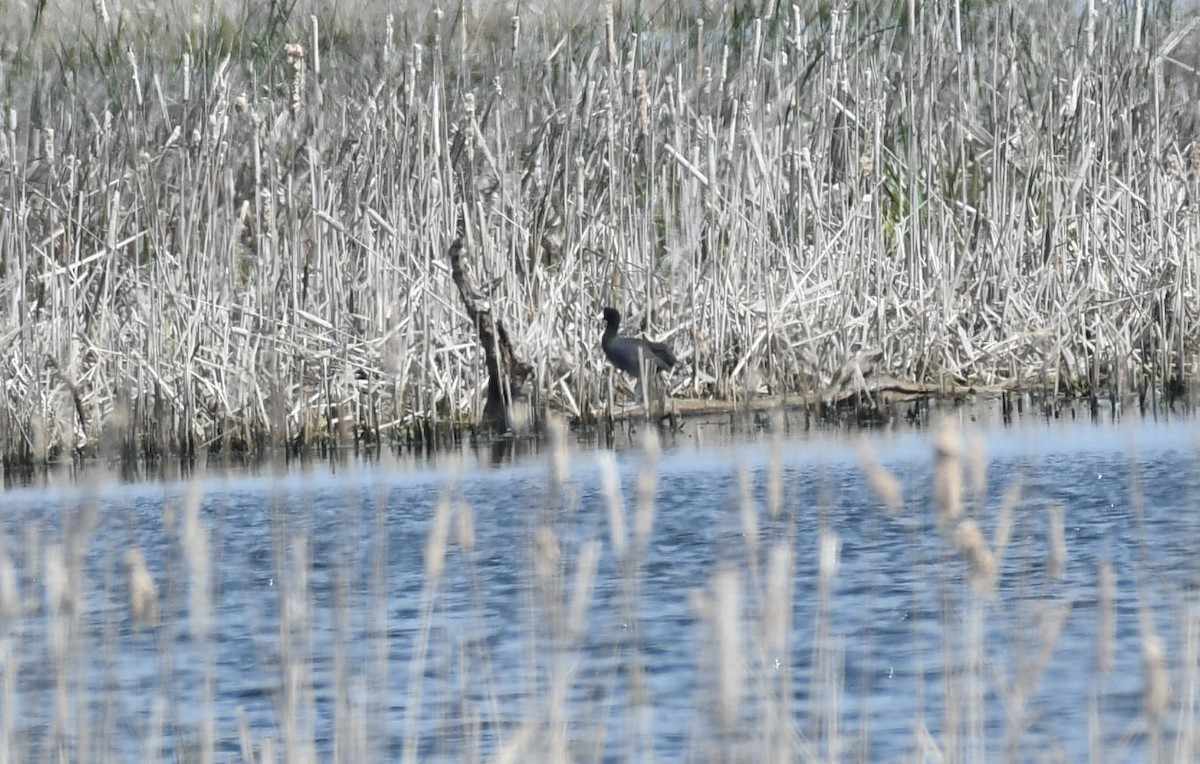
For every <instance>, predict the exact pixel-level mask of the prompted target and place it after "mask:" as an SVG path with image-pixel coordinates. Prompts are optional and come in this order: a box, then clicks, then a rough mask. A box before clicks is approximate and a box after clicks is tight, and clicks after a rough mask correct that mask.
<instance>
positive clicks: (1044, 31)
mask: <svg viewBox="0 0 1200 764" xmlns="http://www.w3.org/2000/svg"><path fill="white" fill-rule="evenodd" d="M501 6H503V4H481V3H466V4H464V5H463V6H462V7H461V8H459V9H457V10H455V11H454V12H445V13H443V12H442V11H440V10H438V11H432V12H425V11H424V10H422V9H418V8H416V7H413V8H403V9H399V10H393V9H392V7H391V6H388V5H386V4H379V3H374V2H366V1H365V0H363V1H361V2H356V3H350V4H347V3H337V4H332V5H331V4H328V3H324V2H316V1H312V2H299V3H294V4H283V5H280V4H269V5H266V6H261V8H260V7H259V6H257V5H254V4H249V5H247V4H240V3H229V2H218V3H210V4H209V5H207V6H206V8H205V10H203V11H196V10H195V9H194V8H193V7H192V6H190V5H189V6H186V7H184V6H180V5H179V4H177V3H171V2H168V3H156V4H141V3H122V4H120V5H119V7H118V6H114V5H111V4H106V3H105V2H102V1H100V0H98V1H97V2H95V3H93V4H92V5H91V6H90V7H85V8H83V9H78V8H75V7H74V6H72V7H71V8H67V7H66V4H65V3H63V2H61V0H51V1H50V2H44V3H9V4H8V5H6V6H5V7H4V9H3V10H0V16H2V18H0V21H2V22H3V23H0V30H3V31H0V65H2V66H3V71H2V72H0V76H2V77H3V78H4V82H5V95H4V97H3V101H2V102H0V107H2V108H3V115H2V117H3V119H2V122H3V125H2V129H0V303H2V304H3V305H4V306H5V310H4V311H3V313H2V316H3V317H2V318H0V347H3V350H4V352H3V353H0V386H2V388H3V390H4V396H3V400H2V401H0V440H2V442H0V453H3V454H4V456H5V458H6V463H13V464H17V463H36V462H41V461H44V460H46V459H47V458H53V457H55V456H65V455H69V454H75V453H92V452H95V451H96V450H97V449H98V446H99V444H100V441H102V440H104V439H105V438H111V439H112V440H113V441H114V442H113V443H112V446H113V448H114V449H116V450H117V452H118V453H122V454H126V455H128V456H146V457H155V456H158V455H162V454H166V453H196V452H200V451H204V450H209V449H224V450H226V451H235V452H236V451H244V450H258V449H262V448H264V447H267V446H269V445H283V444H287V445H305V444H309V443H322V444H328V445H345V444H347V443H360V444H361V443H377V442H379V441H380V440H405V439H426V438H431V437H434V435H435V434H436V433H437V432H439V430H437V429H436V428H432V427H431V424H430V423H432V422H435V421H436V422H444V423H447V422H448V423H463V422H467V421H477V420H478V419H479V414H480V407H481V405H482V403H481V401H482V398H481V394H482V391H483V389H484V384H485V380H484V379H483V373H484V372H483V368H482V355H481V353H480V352H479V350H478V348H477V347H475V345H474V343H473V335H472V331H471V327H470V326H469V325H468V322H467V321H466V320H465V318H464V313H463V309H462V306H461V305H459V304H458V302H457V301H456V300H455V299H454V297H453V296H452V295H453V294H454V292H453V290H452V289H451V287H450V283H449V274H448V272H447V268H446V267H445V263H444V260H445V252H446V250H447V248H448V246H449V243H450V241H451V239H452V238H453V236H454V235H455V233H456V231H457V230H458V226H459V224H460V222H461V223H462V224H463V225H464V226H465V228H466V231H467V234H468V235H469V236H470V237H471V239H472V241H473V242H474V251H477V252H478V253H479V257H480V262H479V264H478V270H479V273H478V274H477V276H478V280H479V282H480V283H481V284H483V285H485V286H486V288H487V289H488V290H489V291H488V297H489V299H490V300H491V302H492V305H493V306H494V309H495V310H496V311H497V314H498V315H500V316H502V317H503V318H504V320H505V322H506V324H507V326H508V327H509V328H510V332H511V333H512V334H513V341H514V343H515V345H516V347H517V348H518V349H519V351H520V352H522V353H523V354H525V356H526V358H527V360H528V361H529V362H530V363H531V364H532V366H533V368H534V369H535V381H534V382H533V383H532V385H533V389H532V390H527V391H518V392H520V393H522V394H524V395H526V396H530V397H531V399H532V400H533V401H534V402H535V403H536V405H537V407H538V409H539V410H541V409H543V408H550V409H556V410H558V411H561V412H563V413H565V414H566V415H568V416H571V417H587V416H589V415H592V414H594V413H595V412H596V411H598V410H599V405H600V404H599V401H601V400H602V399H603V397H604V396H603V395H602V386H603V384H604V380H605V379H606V378H607V375H606V374H604V373H603V372H604V362H603V359H602V356H601V354H600V353H599V352H597V337H598V327H597V325H596V323H595V320H594V315H595V313H596V310H597V308H598V307H599V306H601V305H602V304H609V303H611V304H615V305H618V306H620V307H622V308H624V309H626V310H627V312H628V313H629V314H630V315H631V316H632V317H633V318H634V320H635V321H640V320H642V319H645V320H646V321H647V322H648V328H649V331H650V332H651V333H653V334H654V335H656V336H658V337H660V338H663V339H667V340H670V341H671V342H672V343H673V344H674V346H675V348H676V350H677V352H678V354H679V356H680V359H681V361H682V364H681V365H682V371H681V372H680V373H677V374H676V375H675V376H674V377H673V389H672V394H674V395H676V396H720V397H724V396H744V395H746V394H754V393H756V392H759V391H774V392H795V391H801V392H807V391H818V392H820V391H825V390H828V389H830V388H833V387H836V386H838V385H839V384H842V382H844V381H845V379H846V378H845V377H844V375H845V374H846V373H849V374H850V376H851V377H853V378H854V381H858V382H861V381H867V382H868V386H869V379H870V377H871V376H872V375H888V376H890V377H895V378H900V379H908V380H918V381H923V382H933V383H936V384H945V383H950V382H957V383H966V384H976V385H997V384H1003V385H1021V386H1034V387H1044V388H1046V389H1048V390H1052V391H1054V392H1074V393H1085V394H1097V395H1100V394H1108V393H1111V394H1114V395H1126V394H1130V393H1140V394H1142V395H1143V396H1155V395H1160V394H1163V393H1166V394H1168V395H1169V394H1171V393H1172V391H1174V390H1176V389H1177V386H1178V385H1179V384H1180V383H1181V382H1182V381H1184V380H1189V379H1191V378H1192V376H1193V374H1194V371H1195V369H1194V362H1195V357H1196V353H1197V344H1196V337H1197V336H1198V333H1197V331H1196V319H1197V315H1196V300H1195V295H1196V293H1197V292H1196V287H1197V267H1196V264H1195V263H1196V259H1195V258H1193V257H1190V256H1189V255H1188V253H1190V252H1192V251H1194V250H1195V249H1196V246H1197V239H1198V231H1200V224H1198V223H1197V220H1196V216H1195V215H1193V214H1191V212H1190V207H1189V205H1190V201H1189V200H1190V199H1191V198H1192V197H1193V196H1194V195H1195V193H1196V187H1195V184H1196V174H1195V169H1194V167H1193V165H1194V157H1195V156H1196V155H1197V154H1196V152H1197V151H1198V149H1197V143H1196V136H1195V129H1194V127H1193V125H1192V121H1193V120H1192V116H1193V115H1192V105H1193V103H1194V92H1195V85H1196V78H1195V75H1194V71H1195V69H1194V67H1193V66H1192V63H1194V61H1195V60H1196V58H1197V56H1196V53H1195V50H1196V48H1197V44H1196V39H1197V35H1196V32H1195V19H1194V17H1191V16H1179V15H1168V14H1169V13H1170V11H1168V10H1164V9H1167V8H1170V7H1171V6H1170V5H1169V4H1167V5H1156V6H1154V9H1155V10H1154V12H1153V13H1151V14H1150V15H1149V16H1147V17H1146V18H1144V20H1140V21H1139V22H1138V23H1130V22H1129V20H1128V19H1126V18H1125V17H1124V16H1122V15H1121V14H1122V12H1123V10H1122V9H1124V8H1125V6H1122V5H1120V4H1095V3H1091V4H1084V6H1082V8H1077V7H1076V6H1070V7H1069V8H1068V7H1062V6H1054V7H1051V6H1046V7H1043V6H1040V5H1037V4H1030V5H1027V6H1022V7H1020V8H1011V9H1010V8H1008V7H1006V6H1002V5H994V6H987V7H983V8H977V9H973V10H972V12H971V13H970V14H968V15H963V16H960V15H958V11H957V8H958V6H955V5H949V6H944V7H943V6H922V7H920V8H919V9H917V10H916V16H915V17H913V18H909V17H908V16H907V15H906V13H905V12H904V10H903V9H904V8H907V7H908V6H904V5H903V4H900V5H897V4H892V3H880V4H868V5H865V6H864V5H856V6H854V8H853V9H852V10H851V9H849V8H845V7H842V6H837V7H835V8H832V9H829V8H827V7H826V6H824V5H820V4H810V3H800V4H796V5H778V4H773V3H772V4H765V5H762V7H761V8H758V7H756V4H750V5H746V4H735V6H736V9H735V6H721V7H717V6H712V7H709V6H704V7H702V8H697V9H693V10H685V6H681V5H671V4H667V5H663V6H658V7H657V9H655V10H643V9H642V6H641V5H637V4H634V5H630V4H627V3H605V4H602V5H601V6H589V7H586V8H584V7H576V6H573V5H571V4H562V3H542V4H538V3H535V4H533V5H532V6H531V5H529V4H520V5H514V4H509V6H511V7H509V6H504V7H501ZM687 7H688V8H690V7H691V6H687ZM1137 7H1138V8H1139V9H1141V8H1142V6H1141V5H1138V6H1137ZM914 8H915V7H914ZM693 12H694V13H695V14H696V15H694V16H693V15H690V14H692V13H693ZM642 13H645V14H647V15H640V14H642ZM1079 13H1082V14H1083V15H1082V17H1079V19H1078V20H1079V23H1075V20H1074V19H1075V18H1076V15H1077V14H1079ZM514 14H516V15H514ZM635 325H636V324H635Z"/></svg>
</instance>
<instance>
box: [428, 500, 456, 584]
mask: <svg viewBox="0 0 1200 764" xmlns="http://www.w3.org/2000/svg"><path fill="white" fill-rule="evenodd" d="M450 510H451V506H450V498H449V497H448V496H447V495H446V494H445V493H443V494H442V495H441V497H439V498H438V500H437V504H436V505H434V508H433V520H432V522H430V524H429V536H428V538H426V539H425V581H426V583H427V584H428V585H429V586H434V585H435V584H436V583H437V581H438V579H440V578H441V577H442V570H443V568H444V567H445V565H446V544H447V540H448V538H449V536H450V514H451V511H450Z"/></svg>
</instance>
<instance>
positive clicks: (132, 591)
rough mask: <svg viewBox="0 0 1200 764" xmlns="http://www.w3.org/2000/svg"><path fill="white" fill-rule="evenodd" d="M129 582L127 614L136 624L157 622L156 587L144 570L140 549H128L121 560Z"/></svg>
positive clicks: (144, 563)
mask: <svg viewBox="0 0 1200 764" xmlns="http://www.w3.org/2000/svg"><path fill="white" fill-rule="evenodd" d="M123 562H124V564H125V575H126V579H127V580H128V582H129V612H130V614H131V615H132V616H133V620H134V621H136V622H138V623H154V622H155V621H157V620H158V587H157V586H156V585H155V584H154V578H153V577H151V575H150V571H149V570H148V569H147V568H146V557H145V555H143V554H142V552H141V550H140V549H130V550H129V551H127V552H126V553H125V557H124V558H123Z"/></svg>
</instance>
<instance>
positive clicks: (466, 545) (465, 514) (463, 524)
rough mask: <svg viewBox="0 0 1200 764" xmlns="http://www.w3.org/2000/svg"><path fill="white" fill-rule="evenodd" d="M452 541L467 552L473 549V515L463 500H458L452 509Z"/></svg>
mask: <svg viewBox="0 0 1200 764" xmlns="http://www.w3.org/2000/svg"><path fill="white" fill-rule="evenodd" d="M454 543H455V544H458V548H459V549H461V550H463V551H464V552H467V553H468V554H469V553H470V552H473V551H474V550H475V517H474V515H472V514H471V507H470V506H469V505H468V504H467V503H466V502H465V501H460V502H458V506H457V507H456V508H455V510H454Z"/></svg>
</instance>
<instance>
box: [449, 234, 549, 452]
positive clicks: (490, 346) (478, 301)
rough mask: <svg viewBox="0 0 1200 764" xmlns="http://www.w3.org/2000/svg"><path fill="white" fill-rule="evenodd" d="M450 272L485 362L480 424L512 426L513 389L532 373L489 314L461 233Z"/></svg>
mask: <svg viewBox="0 0 1200 764" xmlns="http://www.w3.org/2000/svg"><path fill="white" fill-rule="evenodd" d="M449 254H450V273H451V275H452V277H453V278H454V285H455V286H457V287H458V295H459V297H460V298H462V302H463V307H465V308H466V309H467V316H468V317H470V319H471V323H472V324H474V325H475V332H476V334H478V336H479V344H480V345H482V346H483V356H484V360H485V362H486V363H487V371H488V387H487V402H486V403H485V404H484V406H483V424H485V425H487V426H489V427H492V428H494V429H498V430H507V429H509V428H511V427H512V416H511V414H512V403H513V396H514V393H515V392H517V391H519V390H520V389H521V388H522V386H523V385H524V384H525V380H527V379H528V378H529V375H530V374H532V373H533V368H532V367H530V365H529V364H527V363H525V362H524V361H521V360H520V359H519V358H518V357H517V354H516V351H514V350H513V346H512V341H511V340H509V338H508V331H507V330H506V329H505V328H504V322H503V321H501V320H500V319H498V318H496V317H495V316H493V315H492V303H491V300H489V299H488V298H487V297H485V296H483V295H482V294H480V292H479V289H478V288H477V287H476V285H475V279H474V277H473V276H472V275H471V264H470V250H468V249H467V245H466V244H465V243H464V242H463V239H462V237H461V236H459V237H458V238H456V239H455V240H454V243H452V244H451V245H450V253H449Z"/></svg>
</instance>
